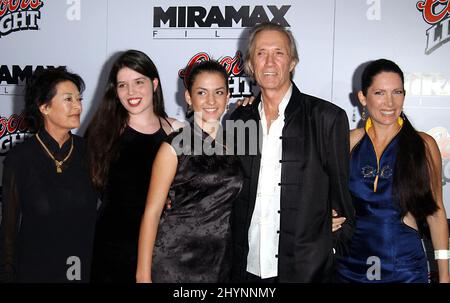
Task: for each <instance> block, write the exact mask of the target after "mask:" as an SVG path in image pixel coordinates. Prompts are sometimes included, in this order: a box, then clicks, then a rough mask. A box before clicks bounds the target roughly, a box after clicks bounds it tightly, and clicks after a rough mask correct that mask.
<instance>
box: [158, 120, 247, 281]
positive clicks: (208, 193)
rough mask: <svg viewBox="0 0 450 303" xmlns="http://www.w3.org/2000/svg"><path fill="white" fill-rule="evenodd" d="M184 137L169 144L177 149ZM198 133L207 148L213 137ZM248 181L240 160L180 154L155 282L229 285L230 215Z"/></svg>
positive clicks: (163, 222)
mask: <svg viewBox="0 0 450 303" xmlns="http://www.w3.org/2000/svg"><path fill="white" fill-rule="evenodd" d="M197 128H198V127H197ZM180 134H181V132H176V133H173V134H172V135H170V136H169V137H168V139H167V142H168V143H169V144H172V146H174V144H175V143H174V142H175V140H176V139H174V138H177V136H178V135H180ZM192 134H193V136H192V137H196V138H193V140H197V142H202V144H203V143H204V142H205V139H211V138H210V137H208V135H207V134H206V133H204V132H202V131H198V132H195V131H194V132H192ZM178 138H179V137H178ZM211 140H212V139H211ZM192 142H194V141H192ZM212 144H214V141H213V142H212ZM174 147H175V146H174ZM175 149H176V148H175ZM242 182H243V175H242V171H241V167H240V162H239V161H238V159H237V157H235V156H228V155H216V154H213V155H205V154H204V153H202V154H201V155H194V154H193V153H192V152H191V154H189V152H188V153H186V154H181V155H179V156H178V167H177V172H176V175H175V178H174V181H173V183H172V185H171V187H170V190H169V198H170V200H171V201H172V207H171V209H169V210H166V211H165V212H164V213H163V215H162V218H161V221H160V224H159V228H158V234H157V238H156V242H155V247H154V251H153V263H152V281H153V282H226V281H228V279H229V274H230V268H231V259H230V257H231V256H230V253H231V246H230V244H231V243H230V241H231V230H230V212H231V208H232V204H233V200H234V199H235V198H236V196H237V195H238V193H239V192H240V190H241V187H242Z"/></svg>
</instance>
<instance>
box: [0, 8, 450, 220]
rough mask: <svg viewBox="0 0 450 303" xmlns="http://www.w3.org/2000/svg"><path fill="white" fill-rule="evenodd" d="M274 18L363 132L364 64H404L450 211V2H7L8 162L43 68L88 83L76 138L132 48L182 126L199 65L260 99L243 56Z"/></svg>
mask: <svg viewBox="0 0 450 303" xmlns="http://www.w3.org/2000/svg"><path fill="white" fill-rule="evenodd" d="M269 20H270V21H274V22H278V23H280V24H282V25H284V26H286V27H289V28H290V29H291V30H292V32H293V33H294V36H295V37H296V39H297V44H298V47H299V52H300V62H299V64H298V66H297V68H296V71H295V76H294V81H295V82H296V84H297V85H298V86H299V88H300V89H301V90H302V91H304V92H305V93H308V94H312V95H316V96H318V97H321V98H324V99H327V100H330V101H331V102H333V103H335V104H337V105H339V106H340V107H342V108H344V109H345V110H346V111H347V114H348V117H349V122H350V126H351V127H352V128H354V127H356V126H358V125H360V124H361V118H360V109H359V108H358V102H357V99H356V98H355V93H356V91H357V90H358V88H359V78H360V74H361V66H362V64H364V63H365V62H367V61H369V60H373V59H377V58H381V57H384V58H388V59H391V60H394V61H396V62H397V63H398V64H399V65H400V66H401V67H402V69H403V70H404V72H405V76H406V83H405V85H406V91H407V97H406V102H405V112H406V113H407V114H408V115H409V117H410V118H411V120H412V121H413V123H414V125H415V126H416V128H417V129H419V130H422V131H426V132H428V133H429V134H431V135H432V136H434V138H435V139H436V141H437V142H438V144H439V148H440V150H441V154H442V159H443V169H442V180H443V188H444V199H445V202H446V207H447V210H448V211H447V212H448V214H450V211H449V210H450V184H449V183H450V135H449V130H450V43H447V42H448V41H450V1H446V0H426V1H418V0H396V1H391V0H322V1H308V0H295V1H294V0H273V1H268V0H249V1H246V2H245V3H244V2H241V1H238V0H227V1H218V0H208V1H195V0H194V1H183V0H177V1H175V0H127V1H122V0H0V163H1V162H2V161H3V158H4V156H5V155H7V153H8V152H9V150H10V149H11V147H12V146H14V145H15V144H17V143H19V142H22V141H23V140H24V139H25V138H26V137H27V136H29V133H27V129H26V128H25V126H24V124H23V122H22V121H23V115H22V109H23V93H24V86H25V83H26V81H27V79H28V78H29V77H30V76H31V74H32V72H33V71H34V70H35V69H37V68H42V67H48V66H61V65H64V66H67V67H68V68H69V69H70V70H72V71H74V72H76V73H79V74H80V75H81V76H82V77H83V78H84V80H85V81H86V84H87V89H86V91H85V93H84V101H83V102H84V112H83V115H82V126H81V127H80V129H79V130H77V132H78V133H79V134H83V132H84V130H85V128H86V125H87V123H88V122H89V119H90V117H91V116H92V115H93V112H94V111H95V109H96V107H97V105H98V103H99V101H100V98H101V95H102V92H103V89H104V83H105V79H106V77H107V73H108V71H109V68H110V66H111V60H112V59H111V58H113V57H114V56H115V54H117V52H119V51H123V50H126V49H130V48H133V49H139V50H142V51H144V52H146V53H147V54H148V55H149V56H150V57H151V58H152V59H153V60H154V62H155V63H156V65H157V66H158V68H159V72H160V75H161V82H162V86H163V90H164V95H165V100H166V107H167V112H168V114H169V115H170V116H172V117H174V118H178V119H180V120H182V119H184V112H185V103H184V98H183V91H184V87H183V76H184V74H183V73H182V69H183V68H184V67H185V66H186V65H187V64H189V63H192V62H195V61H196V60H199V59H202V58H214V59H217V60H220V61H221V62H222V63H223V64H224V65H226V67H227V68H228V69H229V71H230V87H231V93H232V96H233V100H237V99H239V98H242V97H244V96H249V95H251V94H252V93H255V92H256V85H255V83H254V82H253V80H252V79H251V78H250V77H248V76H247V75H245V74H244V72H243V68H242V63H243V53H244V51H245V45H246V39H247V37H248V33H249V29H250V28H251V27H252V26H253V25H255V24H256V23H259V22H263V21H269ZM1 169H2V164H0V171H1ZM405 177H407V176H405Z"/></svg>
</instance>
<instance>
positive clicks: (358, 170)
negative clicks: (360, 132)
mask: <svg viewBox="0 0 450 303" xmlns="http://www.w3.org/2000/svg"><path fill="white" fill-rule="evenodd" d="M366 128H367V127H366ZM397 146H398V136H396V137H395V138H394V139H393V140H392V141H391V142H390V143H389V145H388V146H387V147H386V149H385V150H384V152H383V154H382V155H381V157H380V160H379V164H378V161H377V155H376V153H375V149H374V147H373V145H372V141H371V140H370V138H369V136H368V135H367V132H366V134H365V135H364V137H363V138H362V139H361V141H360V142H359V143H358V144H357V145H356V146H355V148H354V149H353V151H352V154H351V159H350V178H349V188H350V192H351V194H352V199H353V205H354V206H355V210H356V229H355V232H354V235H353V238H352V241H351V243H350V251H349V255H347V256H345V257H342V258H340V259H338V270H337V277H338V280H339V281H342V282H358V283H398V282H400V283H401V282H415V283H427V282H428V265H427V259H426V255H425V252H424V249H423V246H422V241H421V238H420V236H419V233H418V232H417V231H416V230H415V229H414V228H412V227H409V226H408V225H406V224H405V223H404V222H403V220H402V219H403V218H402V216H401V213H400V210H399V208H398V207H397V206H396V205H395V203H394V201H393V198H392V183H393V175H394V168H395V161H396V157H397ZM407 177H408V176H405V178H407ZM376 179H378V180H376Z"/></svg>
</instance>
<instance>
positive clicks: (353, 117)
mask: <svg viewBox="0 0 450 303" xmlns="http://www.w3.org/2000/svg"><path fill="white" fill-rule="evenodd" d="M352 121H353V122H356V107H353V115H352Z"/></svg>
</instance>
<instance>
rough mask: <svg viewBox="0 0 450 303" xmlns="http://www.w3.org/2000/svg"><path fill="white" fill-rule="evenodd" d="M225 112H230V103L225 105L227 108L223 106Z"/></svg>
mask: <svg viewBox="0 0 450 303" xmlns="http://www.w3.org/2000/svg"><path fill="white" fill-rule="evenodd" d="M225 110H226V111H229V110H230V103H227V106H225Z"/></svg>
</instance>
